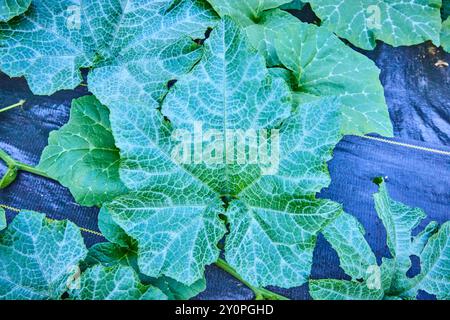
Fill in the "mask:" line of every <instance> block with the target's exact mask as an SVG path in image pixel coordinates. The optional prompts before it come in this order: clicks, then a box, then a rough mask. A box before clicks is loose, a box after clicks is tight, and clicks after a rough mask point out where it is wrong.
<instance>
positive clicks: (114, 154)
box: [38, 96, 126, 206]
mask: <svg viewBox="0 0 450 320" xmlns="http://www.w3.org/2000/svg"><path fill="white" fill-rule="evenodd" d="M119 162H120V155H119V150H118V149H117V148H116V146H115V144H114V137H113V135H112V132H111V125H110V123H109V111H108V109H107V108H106V107H105V106H102V105H101V104H100V103H99V102H98V100H97V99H96V98H95V97H93V96H86V97H82V98H79V99H76V100H74V101H73V102H72V108H71V111H70V120H69V122H68V123H67V124H66V125H64V126H63V127H62V128H61V129H59V130H58V131H54V132H52V133H50V138H49V143H48V146H47V147H46V148H45V149H44V151H43V153H42V156H41V161H40V163H39V166H38V167H39V169H41V170H43V171H44V172H46V173H47V174H48V175H49V176H50V177H52V178H53V179H56V180H58V181H59V182H60V183H61V184H62V185H64V186H66V187H68V188H69V189H70V191H71V192H72V194H73V195H74V197H75V200H76V201H77V202H78V203H79V204H81V205H84V206H93V205H97V206H99V205H101V204H102V203H103V202H106V201H111V200H112V199H114V198H115V197H116V196H118V195H121V194H123V193H125V192H126V188H125V186H124V185H123V183H122V182H121V181H120V177H119Z"/></svg>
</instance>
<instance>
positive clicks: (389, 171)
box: [0, 9, 450, 300]
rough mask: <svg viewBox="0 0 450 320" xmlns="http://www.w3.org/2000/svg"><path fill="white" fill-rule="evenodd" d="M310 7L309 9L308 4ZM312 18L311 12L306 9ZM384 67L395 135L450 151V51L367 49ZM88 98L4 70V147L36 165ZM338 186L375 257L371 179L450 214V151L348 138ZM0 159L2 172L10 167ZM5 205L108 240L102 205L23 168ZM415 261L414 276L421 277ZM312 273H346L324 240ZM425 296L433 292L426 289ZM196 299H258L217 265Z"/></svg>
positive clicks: (432, 213)
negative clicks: (36, 88) (34, 88)
mask: <svg viewBox="0 0 450 320" xmlns="http://www.w3.org/2000/svg"><path fill="white" fill-rule="evenodd" d="M306 10H307V9H306ZM301 15H302V17H306V18H305V19H306V20H309V21H314V19H315V18H314V17H313V16H312V15H311V13H310V12H308V11H303V12H302V13H301ZM364 54H366V55H367V56H369V57H370V58H371V59H373V60H374V61H375V63H376V64H377V65H378V67H380V69H381V71H382V72H381V80H382V83H383V85H384V87H385V95H386V99H387V102H388V106H389V111H390V115H391V118H392V121H393V124H394V130H395V136H396V138H395V139H394V141H397V142H402V143H407V144H411V145H415V146H419V147H427V148H432V149H436V150H442V151H444V152H450V90H449V88H450V68H439V67H437V66H435V64H436V62H437V61H439V60H443V61H447V62H449V63H450V55H449V54H445V53H444V52H442V51H441V50H436V49H433V48H432V46H431V45H430V44H423V45H419V46H413V47H401V48H392V47H390V46H388V45H385V44H379V45H378V47H377V48H376V50H374V51H372V52H364ZM86 94H88V91H87V89H86V87H79V88H77V89H76V90H73V91H64V92H59V93H57V94H55V95H53V96H51V97H39V96H34V95H32V94H31V92H30V91H29V89H28V86H27V84H26V82H25V81H24V80H23V79H9V78H8V77H7V76H5V75H3V74H1V73H0V107H2V106H8V105H10V104H13V103H16V102H17V101H19V100H20V99H26V100H27V103H26V104H25V106H24V107H23V108H17V109H14V110H11V111H8V112H4V113H0V148H2V149H3V150H5V151H6V152H8V153H9V154H10V155H12V156H13V157H14V158H15V159H17V160H19V161H22V162H24V163H27V164H31V165H35V164H37V163H38V161H39V157H40V154H41V152H42V150H43V149H44V147H45V146H46V144H47V138H48V135H49V133H50V131H52V130H55V129H58V128H59V127H61V126H62V125H63V124H65V123H66V122H67V121H68V118H69V111H70V103H71V100H72V99H73V98H77V97H80V96H82V95H86ZM329 169H330V173H331V177H332V183H331V185H330V187H329V188H327V189H326V190H323V191H322V193H321V194H320V197H322V198H328V199H331V200H334V201H337V202H339V203H342V204H343V206H344V208H345V210H346V211H347V212H348V213H351V214H352V215H354V216H355V217H357V218H358V220H359V221H360V222H361V223H362V224H363V225H364V227H365V229H366V238H367V240H368V241H369V244H370V245H371V247H372V248H373V250H374V252H375V253H376V255H377V257H378V259H381V257H383V256H389V254H388V250H387V247H386V233H385V230H384V228H383V226H382V224H381V221H380V220H379V218H378V217H377V215H376V212H375V209H374V203H373V199H372V194H373V193H374V192H376V190H377V187H376V185H375V184H374V183H372V179H373V178H374V177H377V176H383V177H387V181H388V183H389V184H388V187H389V191H390V193H391V196H392V197H393V198H394V199H395V200H398V201H401V202H404V203H405V204H407V205H409V206H413V207H419V208H422V209H423V210H424V211H425V212H426V213H427V215H428V217H427V219H426V220H424V221H423V223H422V224H421V226H420V227H419V228H421V227H423V226H425V225H426V224H427V223H428V222H429V221H431V220H436V221H438V222H440V223H442V222H444V221H446V220H449V219H450V155H444V154H439V153H436V152H432V151H424V150H418V149H414V148H411V147H405V146H398V145H392V144H388V143H386V142H379V141H375V140H370V139H366V138H360V137H346V138H345V139H344V140H343V141H342V142H341V143H340V144H339V145H338V146H337V148H336V150H335V152H334V158H333V160H332V161H331V162H330V163H329ZM5 170H6V168H5V166H4V163H1V161H0V175H2V174H3V173H4V172H5ZM0 205H3V206H7V207H8V208H9V209H7V218H8V221H10V220H11V219H12V218H13V217H14V216H15V215H16V214H17V211H16V209H29V210H35V211H39V212H43V213H46V214H47V215H48V216H49V217H51V218H54V219H69V220H71V221H73V222H74V223H76V224H77V225H78V226H80V227H82V228H84V229H87V230H86V231H83V234H84V236H85V239H86V243H87V245H88V246H90V245H92V244H94V243H96V242H100V241H104V239H103V238H102V237H101V236H99V235H96V234H94V233H92V232H89V231H88V230H93V231H94V232H95V231H98V228H97V214H98V209H97V208H86V207H81V206H79V205H77V204H76V203H75V201H74V199H73V197H72V196H71V195H70V193H69V191H68V190H67V189H66V188H64V187H62V186H61V185H59V184H58V183H56V182H53V181H50V180H47V179H44V178H41V177H38V176H34V175H31V174H28V173H21V174H20V175H19V177H18V179H17V180H16V182H15V183H13V184H12V185H11V186H10V187H8V188H7V189H5V190H0ZM417 271H418V267H417V265H415V266H414V268H413V270H412V273H413V274H414V273H417ZM312 277H313V278H345V274H344V273H343V272H342V270H341V269H340V268H339V261H338V258H337V255H336V253H335V252H334V251H333V250H332V249H331V248H330V246H329V245H328V244H327V242H326V241H325V240H324V239H323V237H319V240H318V245H317V248H316V250H315V253H314V262H313V271H312ZM277 291H279V292H280V293H282V294H285V295H286V296H288V297H290V298H294V299H309V298H310V297H309V295H308V293H307V286H306V285H304V286H302V287H299V288H294V289H290V290H277ZM420 297H421V298H431V297H429V296H428V295H426V294H424V293H421V295H420ZM197 298H198V299H221V300H225V299H251V298H252V293H251V291H250V290H249V289H248V288H246V287H245V286H244V285H242V284H241V283H239V282H238V281H236V280H235V279H234V278H232V277H231V276H229V275H227V274H225V273H223V272H222V271H220V270H219V269H217V268H216V267H214V266H211V267H208V268H207V290H206V291H205V292H203V293H202V294H200V295H199V296H198V297H197Z"/></svg>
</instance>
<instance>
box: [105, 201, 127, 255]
mask: <svg viewBox="0 0 450 320" xmlns="http://www.w3.org/2000/svg"><path fill="white" fill-rule="evenodd" d="M98 228H99V229H100V231H101V233H102V234H103V236H104V237H105V238H106V239H107V240H108V241H111V242H112V243H115V244H118V245H119V246H121V247H123V248H130V247H132V246H133V244H134V241H133V239H132V238H131V237H130V236H128V235H127V234H126V232H125V231H124V230H123V229H122V228H121V227H119V226H118V225H117V224H116V223H115V222H114V220H113V219H112V217H111V214H110V213H109V212H108V209H107V208H106V206H103V207H102V208H101V209H100V212H99V214H98Z"/></svg>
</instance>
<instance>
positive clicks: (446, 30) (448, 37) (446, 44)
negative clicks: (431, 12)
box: [441, 18, 450, 52]
mask: <svg viewBox="0 0 450 320" xmlns="http://www.w3.org/2000/svg"><path fill="white" fill-rule="evenodd" d="M441 46H442V48H444V50H445V51H447V52H450V18H447V20H445V21H444V22H442V31H441Z"/></svg>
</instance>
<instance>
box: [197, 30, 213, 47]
mask: <svg viewBox="0 0 450 320" xmlns="http://www.w3.org/2000/svg"><path fill="white" fill-rule="evenodd" d="M212 30H213V29H212V28H208V29H206V31H205V37H204V38H203V39H195V40H194V42H195V43H196V44H198V45H200V46H201V45H203V44H204V43H205V41H206V39H208V38H209V36H210V35H211V32H212Z"/></svg>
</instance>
